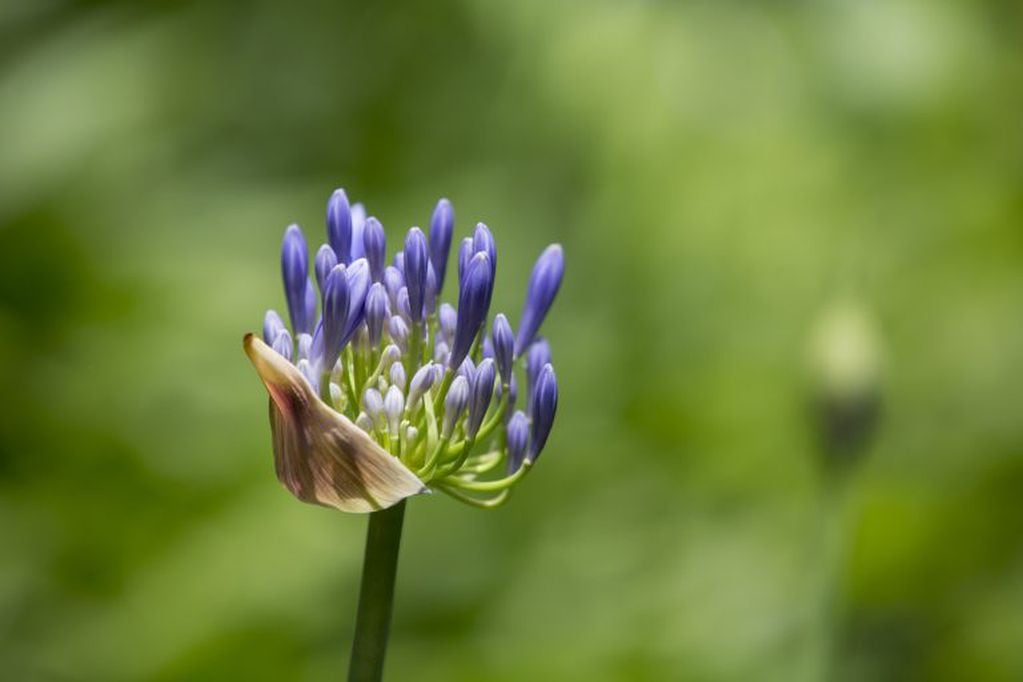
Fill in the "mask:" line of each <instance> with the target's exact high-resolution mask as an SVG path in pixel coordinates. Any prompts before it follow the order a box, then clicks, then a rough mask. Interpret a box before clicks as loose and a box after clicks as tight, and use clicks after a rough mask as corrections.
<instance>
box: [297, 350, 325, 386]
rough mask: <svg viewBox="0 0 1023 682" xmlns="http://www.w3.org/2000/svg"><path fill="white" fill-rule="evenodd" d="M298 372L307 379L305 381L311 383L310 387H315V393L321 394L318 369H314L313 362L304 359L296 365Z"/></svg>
mask: <svg viewBox="0 0 1023 682" xmlns="http://www.w3.org/2000/svg"><path fill="white" fill-rule="evenodd" d="M295 367H297V368H298V371H299V372H300V373H301V374H302V376H304V377H305V380H306V381H308V382H309V385H310V386H312V387H313V391H314V392H316V393H319V390H320V378H319V377H318V376H316V369H315V368H313V365H312V363H311V362H309V361H308V360H306V359H305V358H302V359H301V360H299V361H298V363H297V364H296V365H295Z"/></svg>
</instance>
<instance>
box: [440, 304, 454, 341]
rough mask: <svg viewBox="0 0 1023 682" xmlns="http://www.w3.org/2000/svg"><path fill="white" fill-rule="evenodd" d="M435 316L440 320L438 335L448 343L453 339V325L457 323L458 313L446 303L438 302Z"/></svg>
mask: <svg viewBox="0 0 1023 682" xmlns="http://www.w3.org/2000/svg"><path fill="white" fill-rule="evenodd" d="M437 318H438V320H439V321H440V335H441V336H443V337H444V340H445V341H447V342H448V343H449V344H450V343H451V342H452V341H454V339H455V326H456V325H457V324H458V313H456V312H455V309H454V308H452V307H451V306H450V305H449V304H447V303H441V304H440V310H439V311H437Z"/></svg>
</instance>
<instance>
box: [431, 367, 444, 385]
mask: <svg viewBox="0 0 1023 682" xmlns="http://www.w3.org/2000/svg"><path fill="white" fill-rule="evenodd" d="M442 381H444V365H442V364H440V363H437V362H435V363H433V383H435V384H440V383H441V382H442Z"/></svg>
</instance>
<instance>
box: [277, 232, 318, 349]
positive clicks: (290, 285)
mask: <svg viewBox="0 0 1023 682" xmlns="http://www.w3.org/2000/svg"><path fill="white" fill-rule="evenodd" d="M281 275H282V276H283V278H284V297H285V298H286V299H287V301H288V315H289V316H290V317H291V328H292V329H294V330H295V333H296V334H299V333H303V332H304V333H308V332H310V331H312V324H313V321H312V320H311V319H309V317H308V313H307V310H306V302H305V300H306V299H305V297H306V287H307V286H308V275H309V253H308V250H307V248H306V243H305V235H303V234H302V229H301V228H300V227H299V226H298V225H289V226H288V229H286V230H285V231H284V241H283V242H282V243H281Z"/></svg>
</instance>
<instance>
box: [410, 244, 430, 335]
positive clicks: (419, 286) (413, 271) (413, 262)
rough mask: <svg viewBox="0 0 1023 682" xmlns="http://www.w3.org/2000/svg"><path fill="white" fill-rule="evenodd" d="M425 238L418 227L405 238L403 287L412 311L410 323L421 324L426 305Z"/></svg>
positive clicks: (427, 256)
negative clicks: (406, 292) (406, 291)
mask: <svg viewBox="0 0 1023 682" xmlns="http://www.w3.org/2000/svg"><path fill="white" fill-rule="evenodd" d="M429 258H430V256H429V247H428V246H427V245H426V236H425V235H424V234H423V232H422V230H420V229H419V228H418V227H413V228H412V229H411V230H409V231H408V236H407V237H406V238H405V286H406V287H408V300H409V304H410V307H411V309H412V321H413V322H422V321H423V314H424V312H425V308H426V306H425V304H426V274H427V273H426V271H427V264H428V263H429Z"/></svg>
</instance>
